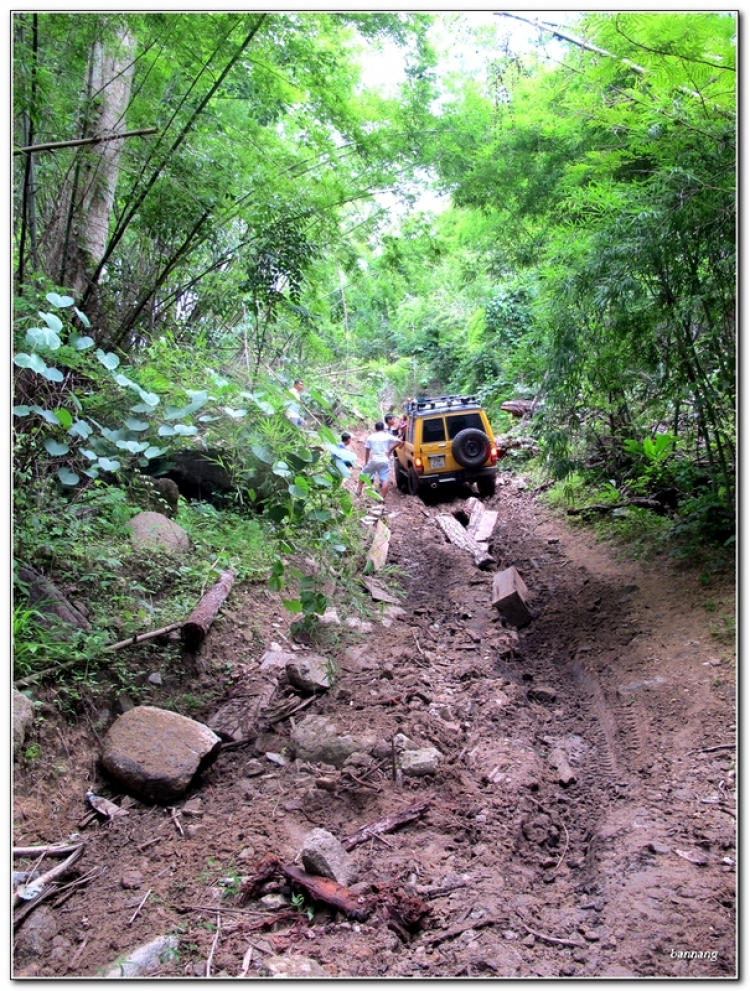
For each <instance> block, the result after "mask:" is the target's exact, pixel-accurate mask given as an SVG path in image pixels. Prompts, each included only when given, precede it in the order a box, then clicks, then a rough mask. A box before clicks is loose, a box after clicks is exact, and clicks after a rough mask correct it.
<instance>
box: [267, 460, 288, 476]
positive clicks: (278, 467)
mask: <svg viewBox="0 0 750 991" xmlns="http://www.w3.org/2000/svg"><path fill="white" fill-rule="evenodd" d="M271 471H273V473H274V475H278V476H279V478H289V476H290V475H291V474H292V473H291V471H290V470H289V465H288V464H287V463H286V461H276V462H274V464H273V467H272V468H271Z"/></svg>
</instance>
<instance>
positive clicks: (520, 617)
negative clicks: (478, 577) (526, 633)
mask: <svg viewBox="0 0 750 991" xmlns="http://www.w3.org/2000/svg"><path fill="white" fill-rule="evenodd" d="M527 595H528V589H527V588H526V585H525V584H524V581H523V579H522V578H521V576H520V575H519V574H518V572H517V571H516V569H515V568H506V569H505V571H498V573H497V574H496V575H495V577H494V579H493V581H492V605H493V606H494V607H495V608H496V609H497V610H498V612H499V613H501V614H502V616H503V618H504V619H507V621H508V622H509V623H511V624H512V625H513V626H516V627H521V626H527V625H528V624H529V623H530V622H531V620H532V615H531V612H530V610H529V608H528V606H527V605H526V596H527Z"/></svg>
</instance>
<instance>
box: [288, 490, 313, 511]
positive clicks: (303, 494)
mask: <svg viewBox="0 0 750 991" xmlns="http://www.w3.org/2000/svg"><path fill="white" fill-rule="evenodd" d="M289 494H290V495H291V496H292V497H293V498H295V499H306V498H307V496H308V495H309V492H308V490H307V489H303V488H300V486H299V485H294V484H292V485H290V486H289ZM311 515H312V514H311Z"/></svg>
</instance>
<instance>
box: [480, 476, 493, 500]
mask: <svg viewBox="0 0 750 991" xmlns="http://www.w3.org/2000/svg"><path fill="white" fill-rule="evenodd" d="M496 484H497V477H496V476H495V475H489V476H487V477H485V478H478V479H477V489H478V490H479V494H480V496H491V495H494V494H495V485H496Z"/></svg>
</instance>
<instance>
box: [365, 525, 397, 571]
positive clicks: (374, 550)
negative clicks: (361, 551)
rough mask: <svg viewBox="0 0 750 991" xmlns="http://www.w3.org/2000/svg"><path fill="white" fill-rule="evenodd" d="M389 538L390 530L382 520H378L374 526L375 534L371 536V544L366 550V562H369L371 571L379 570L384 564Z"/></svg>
mask: <svg viewBox="0 0 750 991" xmlns="http://www.w3.org/2000/svg"><path fill="white" fill-rule="evenodd" d="M390 540H391V531H390V530H389V529H388V527H387V526H386V525H385V523H383V521H382V520H378V523H377V526H376V527H375V534H374V536H373V538H372V544H371V545H370V549H369V551H368V552H367V562H368V563H369V564H370V568H371V570H372V571H380V569H381V568H382V567H384V566H385V562H386V559H387V557H388V545H389V543H390Z"/></svg>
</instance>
